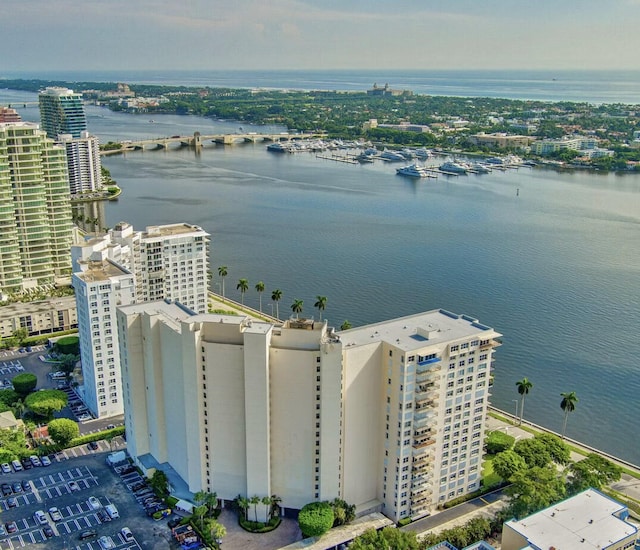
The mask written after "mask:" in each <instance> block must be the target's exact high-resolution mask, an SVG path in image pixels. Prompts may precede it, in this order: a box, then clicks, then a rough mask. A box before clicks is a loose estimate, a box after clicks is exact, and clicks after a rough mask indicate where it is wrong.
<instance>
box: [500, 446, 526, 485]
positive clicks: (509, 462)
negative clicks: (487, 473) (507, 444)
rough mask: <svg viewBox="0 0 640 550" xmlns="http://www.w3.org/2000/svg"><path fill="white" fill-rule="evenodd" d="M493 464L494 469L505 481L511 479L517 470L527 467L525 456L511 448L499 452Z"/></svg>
mask: <svg viewBox="0 0 640 550" xmlns="http://www.w3.org/2000/svg"><path fill="white" fill-rule="evenodd" d="M491 465H492V467H493V471H494V472H495V473H496V474H498V475H499V476H500V477H501V478H502V479H504V480H505V481H509V480H510V479H511V478H512V477H513V476H514V474H516V473H517V472H519V471H521V470H526V469H527V463H526V462H525V460H524V458H522V457H521V456H520V455H519V454H518V453H516V452H515V451H512V450H510V449H509V450H507V451H502V452H501V453H498V454H497V455H496V456H495V457H494V459H493V461H492V463H491Z"/></svg>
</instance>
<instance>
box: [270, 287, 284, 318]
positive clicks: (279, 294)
mask: <svg viewBox="0 0 640 550" xmlns="http://www.w3.org/2000/svg"><path fill="white" fill-rule="evenodd" d="M281 298H282V290H279V289H276V290H274V291H273V292H272V293H271V299H272V300H273V301H274V302H275V303H276V319H280V311H279V309H278V302H279V301H280V299H281Z"/></svg>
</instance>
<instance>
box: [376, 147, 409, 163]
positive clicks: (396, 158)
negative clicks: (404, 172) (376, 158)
mask: <svg viewBox="0 0 640 550" xmlns="http://www.w3.org/2000/svg"><path fill="white" fill-rule="evenodd" d="M380 158H381V159H383V160H387V161H389V162H400V161H403V160H407V159H406V158H404V157H403V156H402V155H401V154H400V153H396V152H395V151H389V150H388V149H385V150H384V151H382V153H381V154H380Z"/></svg>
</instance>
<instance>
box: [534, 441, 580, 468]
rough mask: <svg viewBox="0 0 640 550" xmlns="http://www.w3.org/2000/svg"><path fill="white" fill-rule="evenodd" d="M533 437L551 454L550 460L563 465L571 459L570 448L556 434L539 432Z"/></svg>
mask: <svg viewBox="0 0 640 550" xmlns="http://www.w3.org/2000/svg"><path fill="white" fill-rule="evenodd" d="M534 439H536V440H538V441H541V442H542V443H543V444H544V446H545V447H546V449H547V452H548V453H549V454H550V455H551V460H553V461H554V462H555V463H556V464H561V465H565V464H568V463H569V460H570V459H571V449H569V447H568V446H567V444H566V443H564V442H563V441H562V439H560V438H559V437H558V436H557V435H554V434H548V433H539V434H537V435H535V436H534Z"/></svg>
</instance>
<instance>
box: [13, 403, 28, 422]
mask: <svg viewBox="0 0 640 550" xmlns="http://www.w3.org/2000/svg"><path fill="white" fill-rule="evenodd" d="M11 410H12V411H13V415H14V416H15V417H16V418H22V417H23V416H24V413H25V412H26V410H27V406H26V405H25V404H24V401H22V399H18V400H17V401H15V402H14V403H13V405H12V406H11Z"/></svg>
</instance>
